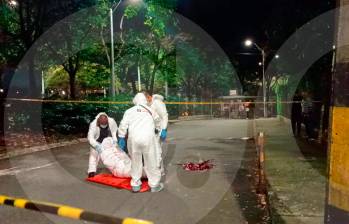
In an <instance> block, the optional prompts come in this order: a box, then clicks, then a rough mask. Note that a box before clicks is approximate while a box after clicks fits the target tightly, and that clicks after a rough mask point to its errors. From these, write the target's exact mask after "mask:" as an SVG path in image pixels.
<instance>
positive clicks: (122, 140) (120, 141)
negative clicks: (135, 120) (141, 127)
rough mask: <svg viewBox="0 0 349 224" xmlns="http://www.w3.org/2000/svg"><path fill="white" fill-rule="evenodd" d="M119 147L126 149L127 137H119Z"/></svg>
mask: <svg viewBox="0 0 349 224" xmlns="http://www.w3.org/2000/svg"><path fill="white" fill-rule="evenodd" d="M119 147H120V149H121V150H122V151H125V149H126V140H125V138H119Z"/></svg>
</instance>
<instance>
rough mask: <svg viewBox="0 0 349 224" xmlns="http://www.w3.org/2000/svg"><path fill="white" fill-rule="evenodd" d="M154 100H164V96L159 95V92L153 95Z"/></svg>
mask: <svg viewBox="0 0 349 224" xmlns="http://www.w3.org/2000/svg"><path fill="white" fill-rule="evenodd" d="M153 100H161V101H164V97H163V96H161V95H159V94H154V95H153Z"/></svg>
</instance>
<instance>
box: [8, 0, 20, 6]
mask: <svg viewBox="0 0 349 224" xmlns="http://www.w3.org/2000/svg"><path fill="white" fill-rule="evenodd" d="M9 4H10V5H11V6H13V7H15V6H17V5H18V2H17V1H15V0H11V1H10V2H9Z"/></svg>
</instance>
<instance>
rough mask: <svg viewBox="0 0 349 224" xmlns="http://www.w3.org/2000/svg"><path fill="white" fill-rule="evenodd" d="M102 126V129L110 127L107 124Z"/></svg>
mask: <svg viewBox="0 0 349 224" xmlns="http://www.w3.org/2000/svg"><path fill="white" fill-rule="evenodd" d="M100 126H101V128H106V127H108V125H107V124H105V125H102V124H101V125H100Z"/></svg>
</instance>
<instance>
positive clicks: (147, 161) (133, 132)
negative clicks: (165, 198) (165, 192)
mask: <svg viewBox="0 0 349 224" xmlns="http://www.w3.org/2000/svg"><path fill="white" fill-rule="evenodd" d="M133 103H134V104H135V106H134V107H132V108H130V109H128V110H127V111H126V112H125V114H124V117H123V119H122V121H121V123H120V127H119V132H118V133H119V137H120V138H125V136H126V133H128V140H127V147H128V150H129V154H130V157H131V161H132V166H131V173H130V174H131V177H132V180H131V186H133V187H138V186H141V184H142V182H141V177H142V170H143V164H142V156H143V158H144V171H145V174H146V175H147V177H148V184H149V186H150V187H151V188H155V187H158V186H159V184H160V179H161V171H160V169H159V167H157V164H156V150H155V144H156V142H155V128H156V127H159V124H160V123H159V122H160V119H159V116H158V115H157V114H156V112H154V111H153V110H152V109H151V108H150V107H148V106H147V100H146V98H145V95H144V94H143V93H138V94H137V95H136V96H135V98H134V99H133Z"/></svg>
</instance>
